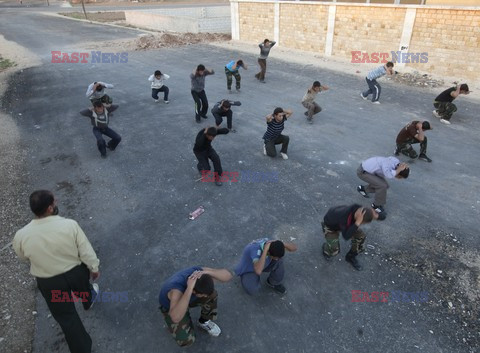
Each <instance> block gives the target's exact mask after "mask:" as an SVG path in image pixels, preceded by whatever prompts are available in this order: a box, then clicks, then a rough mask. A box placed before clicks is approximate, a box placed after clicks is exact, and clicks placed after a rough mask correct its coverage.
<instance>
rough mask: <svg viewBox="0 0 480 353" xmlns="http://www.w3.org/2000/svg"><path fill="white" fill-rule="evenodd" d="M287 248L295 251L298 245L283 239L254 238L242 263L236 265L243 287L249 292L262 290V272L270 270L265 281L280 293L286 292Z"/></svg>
mask: <svg viewBox="0 0 480 353" xmlns="http://www.w3.org/2000/svg"><path fill="white" fill-rule="evenodd" d="M285 250H288V251H290V252H294V251H296V250H297V246H296V245H295V244H293V243H287V242H282V241H281V240H269V239H268V238H263V239H259V240H254V241H253V242H251V243H250V244H248V245H247V246H246V247H245V249H244V250H243V254H242V258H241V259H240V263H239V264H238V265H237V266H236V267H235V274H236V275H237V276H240V279H241V282H242V287H243V289H245V291H246V292H247V293H248V294H250V295H254V294H256V293H258V291H259V290H260V275H261V274H262V272H270V275H269V276H268V279H267V281H266V282H265V283H266V284H267V285H268V286H269V287H271V288H273V289H274V290H275V291H276V292H278V293H280V294H285V293H286V291H287V290H286V288H285V287H284V286H283V284H282V282H283V277H284V274H285V269H284V264H283V256H284V255H285Z"/></svg>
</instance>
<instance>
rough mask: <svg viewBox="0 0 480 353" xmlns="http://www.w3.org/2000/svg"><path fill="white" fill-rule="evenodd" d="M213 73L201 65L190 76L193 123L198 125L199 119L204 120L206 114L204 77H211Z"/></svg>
mask: <svg viewBox="0 0 480 353" xmlns="http://www.w3.org/2000/svg"><path fill="white" fill-rule="evenodd" d="M214 73H215V71H213V70H207V69H205V66H203V65H202V64H200V65H198V66H197V69H196V70H195V71H194V72H193V73H191V74H190V80H191V82H192V90H191V93H192V97H193V100H194V101H195V121H196V122H197V123H200V117H202V118H204V119H206V118H207V112H208V99H207V95H206V94H205V76H208V75H213V74H214Z"/></svg>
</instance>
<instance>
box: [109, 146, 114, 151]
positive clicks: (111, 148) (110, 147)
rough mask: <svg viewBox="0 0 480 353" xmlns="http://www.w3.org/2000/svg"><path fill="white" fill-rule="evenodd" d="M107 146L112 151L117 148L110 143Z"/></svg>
mask: <svg viewBox="0 0 480 353" xmlns="http://www.w3.org/2000/svg"><path fill="white" fill-rule="evenodd" d="M107 148H108V149H109V150H110V151H115V148H113V147H112V146H110V145H107Z"/></svg>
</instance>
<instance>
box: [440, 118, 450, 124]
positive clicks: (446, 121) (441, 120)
mask: <svg viewBox="0 0 480 353" xmlns="http://www.w3.org/2000/svg"><path fill="white" fill-rule="evenodd" d="M440 122H441V123H444V124H447V125H450V124H451V122H450V121H448V120H445V119H440Z"/></svg>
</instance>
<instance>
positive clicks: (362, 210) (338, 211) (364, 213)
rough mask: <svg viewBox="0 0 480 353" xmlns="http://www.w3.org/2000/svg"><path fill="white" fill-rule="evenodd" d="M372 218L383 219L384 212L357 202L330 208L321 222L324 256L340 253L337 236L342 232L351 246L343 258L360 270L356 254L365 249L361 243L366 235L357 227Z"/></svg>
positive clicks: (328, 257) (329, 256)
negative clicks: (350, 242) (378, 211)
mask: <svg viewBox="0 0 480 353" xmlns="http://www.w3.org/2000/svg"><path fill="white" fill-rule="evenodd" d="M373 219H378V220H384V219H385V217H384V214H382V213H380V214H378V213H377V212H375V210H373V209H372V208H370V207H362V206H360V205H357V204H353V205H350V206H336V207H332V208H330V209H329V210H328V211H327V213H326V214H325V217H324V218H323V222H322V228H323V233H324V234H325V243H324V244H323V255H324V256H325V258H326V259H327V260H329V259H330V258H332V257H333V256H336V255H338V254H339V253H340V243H339V241H338V236H339V232H342V236H343V238H344V239H345V240H349V239H352V247H351V249H350V251H349V252H348V253H347V255H346V256H345V260H346V261H347V262H349V263H350V264H351V265H352V266H353V267H354V268H355V269H356V270H358V271H360V270H361V269H362V266H361V265H360V263H359V262H358V260H357V259H356V256H357V255H358V254H359V253H361V252H363V251H364V250H365V249H364V248H363V243H364V242H365V237H366V235H365V233H364V232H363V231H362V230H361V229H359V227H360V226H361V225H362V224H366V223H370V222H371V221H372V220H373Z"/></svg>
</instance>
